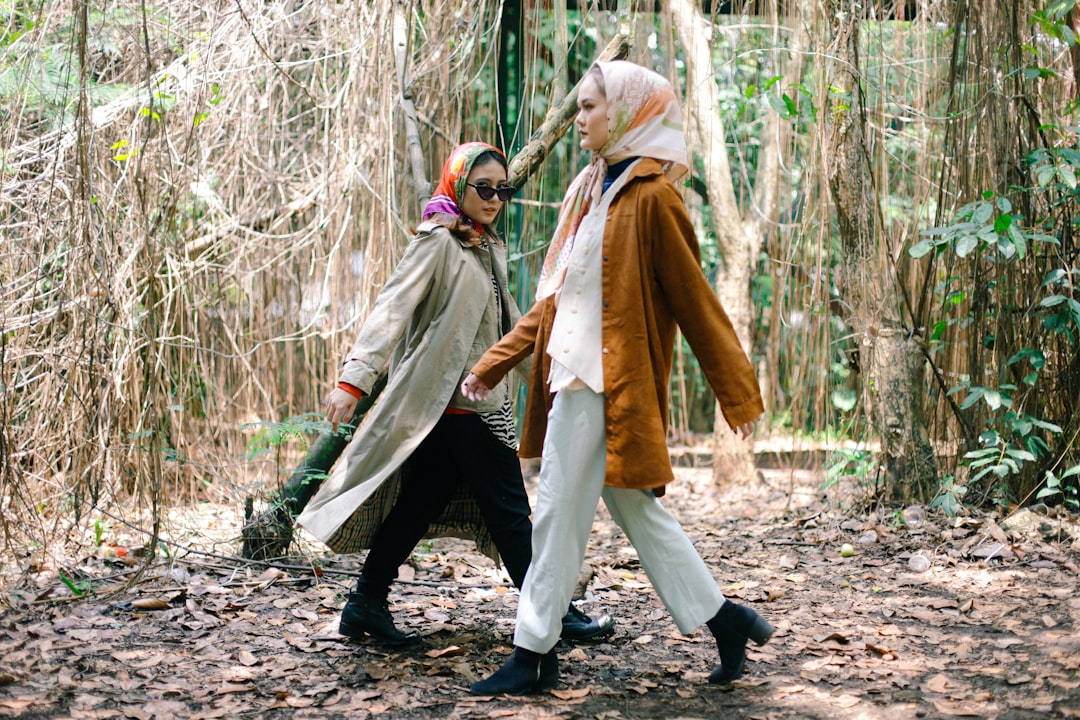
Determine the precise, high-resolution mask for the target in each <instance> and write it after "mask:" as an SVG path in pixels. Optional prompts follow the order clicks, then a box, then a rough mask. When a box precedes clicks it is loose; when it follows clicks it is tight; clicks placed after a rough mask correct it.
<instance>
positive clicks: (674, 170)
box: [536, 60, 689, 300]
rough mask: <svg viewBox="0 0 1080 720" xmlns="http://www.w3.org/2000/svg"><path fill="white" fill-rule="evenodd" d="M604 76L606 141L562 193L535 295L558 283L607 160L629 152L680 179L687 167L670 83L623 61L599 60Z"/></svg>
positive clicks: (595, 200)
mask: <svg viewBox="0 0 1080 720" xmlns="http://www.w3.org/2000/svg"><path fill="white" fill-rule="evenodd" d="M596 66H597V67H599V68H600V72H601V74H602V75H603V76H604V94H605V95H606V100H607V124H608V132H609V133H610V134H609V136H608V140H607V142H606V143H604V147H602V148H600V150H599V151H596V152H593V154H592V161H591V162H590V163H589V166H588V167H586V168H585V169H584V170H582V171H581V172H580V173H578V176H577V177H576V178H574V181H573V182H571V183H570V187H569V188H568V189H567V190H566V195H565V196H564V197H563V202H562V208H561V209H560V210H559V222H558V224H557V225H556V226H555V234H554V236H553V237H552V239H551V245H549V246H548V251H547V255H545V256H544V267H543V269H542V270H541V272H540V281H539V283H538V285H537V289H536V297H537V299H538V300H539V299H542V298H545V297H547V296H548V295H553V294H554V293H556V292H557V291H558V290H559V288H561V287H562V284H563V278H564V277H565V276H566V264H567V262H568V260H569V259H570V251H571V250H572V249H573V247H574V236H575V235H576V234H577V229H578V225H580V224H581V219H582V218H583V217H585V215H586V214H587V213H588V212H589V208H590V207H592V206H593V205H595V204H596V203H598V202H599V201H600V195H601V194H602V192H603V187H604V177H605V176H606V175H607V168H608V165H609V164H614V163H617V162H619V161H621V160H626V159H627V158H633V157H650V158H655V159H656V160H659V161H660V162H661V163H662V164H663V166H664V172H665V174H666V175H667V177H668V178H669V179H670V180H672V181H675V180H678V179H679V178H680V177H682V176H683V175H684V174H686V172H687V170H689V162H688V160H687V158H686V138H685V136H684V135H683V129H682V111H681V110H680V109H679V101H678V100H677V99H676V98H675V92H674V91H673V90H672V88H671V84H670V83H669V82H668V81H667V80H666V79H664V77H663V76H661V75H658V74H657V73H654V72H653V71H651V70H647V69H645V68H643V67H641V66H640V65H635V64H634V63H632V62H627V61H625V60H615V61H612V62H597V63H596Z"/></svg>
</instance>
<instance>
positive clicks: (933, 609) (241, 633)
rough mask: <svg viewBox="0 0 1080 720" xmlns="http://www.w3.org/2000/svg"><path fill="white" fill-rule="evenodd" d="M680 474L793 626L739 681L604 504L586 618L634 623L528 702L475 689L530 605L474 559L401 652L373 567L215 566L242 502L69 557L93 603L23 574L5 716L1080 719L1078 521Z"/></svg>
mask: <svg viewBox="0 0 1080 720" xmlns="http://www.w3.org/2000/svg"><path fill="white" fill-rule="evenodd" d="M676 473H677V476H678V478H677V482H676V483H675V484H673V485H672V486H671V488H670V489H669V492H668V494H667V496H666V497H665V499H664V502H665V504H666V505H667V506H668V507H669V508H670V509H672V510H673V512H675V513H676V514H677V516H678V517H679V518H680V520H681V522H682V523H683V526H684V528H685V529H686V530H687V532H688V534H689V535H690V537H691V539H692V540H693V541H694V543H695V546H696V547H697V548H698V550H699V552H700V553H701V555H702V557H704V558H705V560H706V562H708V563H709V564H710V566H711V567H712V569H713V572H714V576H715V577H716V579H717V581H718V582H719V583H720V585H721V587H722V588H723V589H724V592H725V595H727V596H728V597H730V598H731V599H732V600H734V601H736V602H742V603H748V604H751V605H752V606H753V607H755V608H756V609H757V610H758V611H759V612H761V614H762V615H763V616H765V617H766V618H767V619H768V620H769V621H770V622H771V623H772V624H773V625H775V626H776V627H777V633H776V634H775V635H774V636H773V639H772V641H771V642H770V643H769V644H768V645H765V646H763V647H760V648H759V647H756V646H753V645H751V646H750V650H749V653H748V657H749V662H748V664H747V671H746V673H745V674H744V675H743V677H741V678H740V679H739V680H737V681H736V682H735V683H733V684H732V685H731V686H728V687H724V688H718V687H714V686H710V685H709V684H708V683H707V681H706V680H707V677H708V673H709V671H710V670H711V669H712V667H713V665H714V663H715V662H716V661H717V656H716V648H715V643H714V641H713V639H712V637H711V636H710V635H709V634H708V632H707V631H705V630H704V629H702V630H699V631H698V632H696V633H695V634H693V635H691V636H688V637H687V636H683V635H682V634H680V633H679V632H678V630H677V629H676V628H675V627H674V625H673V623H672V622H671V620H670V617H669V616H668V615H667V612H666V611H665V610H664V608H663V606H662V604H661V603H660V601H659V599H658V598H657V596H656V594H655V592H654V591H653V590H652V588H651V585H650V584H649V580H648V578H647V577H646V575H645V573H644V571H643V570H642V568H641V565H640V563H639V561H638V559H637V554H636V552H634V550H633V548H632V547H631V546H630V545H629V543H628V542H627V541H626V539H625V537H624V536H623V535H622V533H621V531H619V529H618V528H617V527H616V526H615V525H614V524H613V523H612V522H611V519H610V516H609V515H608V514H607V512H606V511H605V510H604V509H603V508H602V507H601V509H600V510H599V511H598V516H597V522H596V525H595V527H594V532H593V534H592V537H591V539H590V544H589V549H588V554H587V558H586V560H587V567H586V568H585V571H584V572H583V574H582V577H581V581H580V583H579V596H580V600H579V603H580V605H581V607H582V608H583V609H584V610H585V611H586V612H590V613H594V614H595V613H598V612H609V613H611V614H612V615H613V616H614V617H615V618H616V620H617V630H616V632H615V633H614V634H613V635H612V636H610V637H609V638H607V639H605V641H603V642H600V643H595V644H581V645H578V646H568V645H560V647H559V657H560V662H561V682H560V686H559V688H558V689H556V690H553V691H551V692H550V693H545V694H542V695H538V696H532V697H524V698H509V697H501V698H478V697H473V696H471V695H469V694H468V691H467V688H468V686H469V684H470V683H472V682H475V681H476V680H478V679H480V678H482V677H485V676H487V675H488V674H489V673H490V672H492V671H493V670H495V669H496V668H498V667H499V666H500V665H501V664H502V662H503V661H504V660H505V659H506V657H507V656H508V654H509V653H510V652H511V650H512V634H513V627H514V610H515V608H516V602H517V593H516V590H514V589H513V587H512V585H511V584H510V581H509V577H508V576H507V575H506V573H505V571H503V570H502V569H501V568H497V567H495V566H494V565H493V564H492V563H491V562H490V561H489V560H487V559H486V558H483V557H481V556H479V555H477V554H476V553H475V552H474V550H473V548H472V546H471V545H470V544H469V543H466V542H462V541H457V540H450V539H440V540H435V541H432V542H430V543H428V544H425V545H424V546H422V547H421V548H419V549H418V551H417V552H416V553H414V555H413V557H412V558H411V559H410V562H409V564H408V565H407V566H404V567H403V568H402V572H401V576H400V581H399V582H398V583H396V584H395V586H394V588H393V591H392V592H391V595H390V602H391V611H392V612H393V613H394V617H395V621H396V622H397V624H398V625H399V627H401V628H402V629H406V630H415V631H417V632H419V633H420V634H421V635H422V636H423V640H422V642H421V643H419V644H417V645H415V646H410V647H407V648H404V649H402V648H386V647H381V646H379V645H378V644H377V643H374V642H371V641H359V642H358V641H352V640H348V639H346V638H343V637H341V636H340V635H338V633H337V620H338V614H339V612H340V608H341V606H342V605H343V604H344V600H345V595H346V594H347V593H348V591H349V589H350V588H351V586H352V584H353V582H354V578H355V575H356V573H357V572H358V569H359V567H360V559H361V558H359V557H353V556H336V555H331V554H326V553H324V552H323V551H322V550H320V549H319V547H318V546H317V545H316V544H312V543H310V542H305V541H303V539H302V541H301V546H300V551H301V552H302V553H303V555H300V556H296V557H293V558H288V559H286V560H285V561H283V562H282V563H280V564H278V565H277V566H272V567H267V566H265V565H261V564H254V563H243V562H241V561H239V560H237V559H235V558H231V557H229V556H224V555H215V554H214V552H211V551H216V552H220V548H221V547H223V545H222V541H227V540H229V538H228V537H216V538H215V537H214V534H215V532H216V533H219V534H220V533H221V532H222V531H223V530H228V529H229V528H232V529H233V531H234V532H235V529H236V528H238V527H239V526H240V522H241V520H240V518H239V516H235V517H233V518H232V520H231V521H230V520H229V519H228V518H229V516H230V513H231V510H230V509H229V508H220V509H219V512H218V513H217V520H216V521H215V522H214V523H212V525H214V526H215V527H214V528H210V527H207V528H203V529H201V530H200V533H201V536H203V537H206V538H212V542H210V543H208V544H207V552H205V553H199V552H175V553H172V554H171V555H170V556H169V557H168V558H166V559H164V560H161V559H159V561H158V562H156V563H154V564H153V565H151V566H150V567H149V568H148V570H147V571H146V572H144V573H143V575H142V576H141V577H140V578H139V580H138V582H136V583H134V584H132V585H131V586H130V587H127V586H126V585H125V583H127V582H128V580H130V578H131V577H133V576H134V571H135V569H136V565H137V563H139V562H141V561H140V560H138V558H137V557H131V555H133V554H134V553H127V552H119V551H117V549H116V548H117V547H119V546H111V547H110V550H111V551H110V552H103V553H101V554H100V555H99V556H95V557H90V558H83V559H81V560H80V561H78V562H70V563H68V564H67V566H66V567H67V569H68V571H70V573H71V574H69V572H65V577H67V578H68V579H69V580H70V578H71V577H78V578H79V581H80V583H81V587H84V588H91V589H92V591H91V592H87V593H85V595H83V596H77V595H75V594H73V592H72V589H71V586H70V585H69V584H68V583H65V582H63V579H64V578H63V577H62V576H61V575H60V572H59V571H60V570H61V568H59V567H54V568H50V567H46V566H41V567H36V568H34V569H33V572H30V571H28V570H26V569H24V572H23V573H22V574H20V575H19V576H17V577H9V578H5V582H6V583H7V586H6V587H5V592H4V593H3V595H2V600H0V603H2V608H3V614H2V615H0V717H21V718H28V719H32V718H72V719H82V718H88V719H89V718H120V719H127V718H130V719H133V720H155V719H158V718H160V719H162V720H164V719H165V718H170V719H172V718H190V719H192V720H198V719H207V720H209V719H212V718H267V719H269V718H308V717H310V718H315V717H318V718H338V717H341V718H345V717H348V718H361V719H362V718H393V720H414V719H417V720H418V719H421V718H423V719H426V718H453V719H461V720H465V719H472V718H504V717H505V718H510V717H512V718H523V719H529V718H535V719H537V720H539V719H544V718H567V719H569V718H595V719H596V720H609V719H610V720H620V719H622V718H627V719H630V718H683V719H684V720H691V719H699V718H715V717H745V718H770V719H779V718H829V720H845V719H849V718H850V719H851V720H855V719H857V718H878V717H888V718H890V720H891V719H893V718H898V719H903V718H934V717H940V718H947V717H979V718H999V719H1002V720H1004V719H1006V718H1033V717H1066V718H1067V717H1076V718H1080V633H1078V630H1077V628H1078V616H1080V569H1078V561H1080V523H1078V522H1077V518H1075V517H1071V516H1068V515H1065V514H1062V513H1060V512H1055V510H1054V509H1052V508H1045V507H1037V508H1035V509H1023V510H1019V511H1016V512H1014V513H1012V514H1011V515H1009V516H1008V517H1001V516H997V515H988V514H983V515H979V514H970V515H965V516H962V517H959V518H953V519H950V518H945V517H944V516H940V515H937V514H934V513H927V512H925V511H924V510H923V509H922V508H908V509H904V510H903V511H900V512H890V513H882V512H879V513H870V514H866V515H864V516H858V517H856V516H854V515H853V513H852V512H851V511H850V510H847V511H844V510H843V509H841V508H836V507H832V506H830V505H828V504H827V503H826V502H825V501H824V499H823V497H822V496H821V495H820V494H819V493H818V492H817V491H816V487H817V485H816V484H817V483H818V482H819V481H820V478H819V477H817V476H815V475H814V474H813V473H809V472H805V471H775V470H771V471H770V470H765V471H762V475H761V477H760V478H759V479H758V480H757V481H755V482H754V483H751V484H750V486H749V487H746V488H741V489H736V490H733V491H731V492H726V493H723V494H720V493H719V492H718V491H717V490H716V489H715V488H713V487H712V486H711V484H710V475H709V471H708V469H693V468H678V469H677V470H676ZM534 490H535V487H534V486H533V481H532V480H530V492H533V491H534ZM223 518H224V519H223ZM843 544H851V545H853V546H854V547H855V553H854V555H852V556H850V557H844V556H843V555H842V553H841V546H842V545H843ZM232 545H233V546H234V547H238V542H233V543H232ZM187 547H188V548H189V550H190V549H191V547H192V546H187ZM224 547H228V545H227V544H226V545H224ZM294 548H295V546H294ZM121 549H122V548H121ZM215 549H216V550H215ZM844 554H847V553H844ZM914 558H920V561H919V562H916V563H913V562H912V560H913V559H914ZM58 565H59V564H58ZM72 567H74V568H77V572H74V571H71V570H70V569H71V568H72ZM76 587H80V586H76ZM110 593H112V594H110Z"/></svg>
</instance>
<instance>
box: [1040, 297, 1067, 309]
mask: <svg viewBox="0 0 1080 720" xmlns="http://www.w3.org/2000/svg"><path fill="white" fill-rule="evenodd" d="M1066 300H1068V298H1067V297H1065V296H1064V295H1048V296H1046V297H1044V298H1043V299H1042V302H1040V303H1039V307H1055V306H1057V305H1060V304H1061V303H1063V302H1065V301H1066Z"/></svg>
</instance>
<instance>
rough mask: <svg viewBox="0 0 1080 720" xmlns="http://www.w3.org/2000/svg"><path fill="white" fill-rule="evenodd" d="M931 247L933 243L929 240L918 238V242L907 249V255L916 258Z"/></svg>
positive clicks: (924, 253) (931, 248) (932, 247)
mask: <svg viewBox="0 0 1080 720" xmlns="http://www.w3.org/2000/svg"><path fill="white" fill-rule="evenodd" d="M933 249H934V243H932V242H930V241H929V240H920V241H919V242H917V243H915V244H914V245H912V246H911V249H910V250H908V255H910V256H911V257H913V258H916V259H918V258H921V257H923V256H924V255H926V254H927V253H928V252H930V251H931V250H933Z"/></svg>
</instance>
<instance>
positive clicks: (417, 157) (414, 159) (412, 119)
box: [394, 0, 431, 207]
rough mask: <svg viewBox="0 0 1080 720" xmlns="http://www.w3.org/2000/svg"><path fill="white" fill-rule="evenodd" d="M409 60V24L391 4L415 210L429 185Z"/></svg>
mask: <svg viewBox="0 0 1080 720" xmlns="http://www.w3.org/2000/svg"><path fill="white" fill-rule="evenodd" d="M408 58H409V23H408V20H407V19H406V17H405V8H404V3H403V1H402V0H397V2H395V3H394V65H395V67H396V68H397V80H398V87H399V88H400V89H401V109H402V111H403V112H404V114H405V145H406V147H407V149H408V153H409V171H410V174H411V175H412V184H413V190H415V191H416V196H417V198H419V200H420V202H419V207H423V206H424V205H425V204H426V203H427V201H428V200H430V199H431V183H430V182H429V181H428V177H427V171H426V170H425V169H424V148H423V146H422V145H421V144H420V125H419V123H418V122H417V121H416V105H414V104H413V100H412V84H411V78H409V71H408V66H407V61H408Z"/></svg>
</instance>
